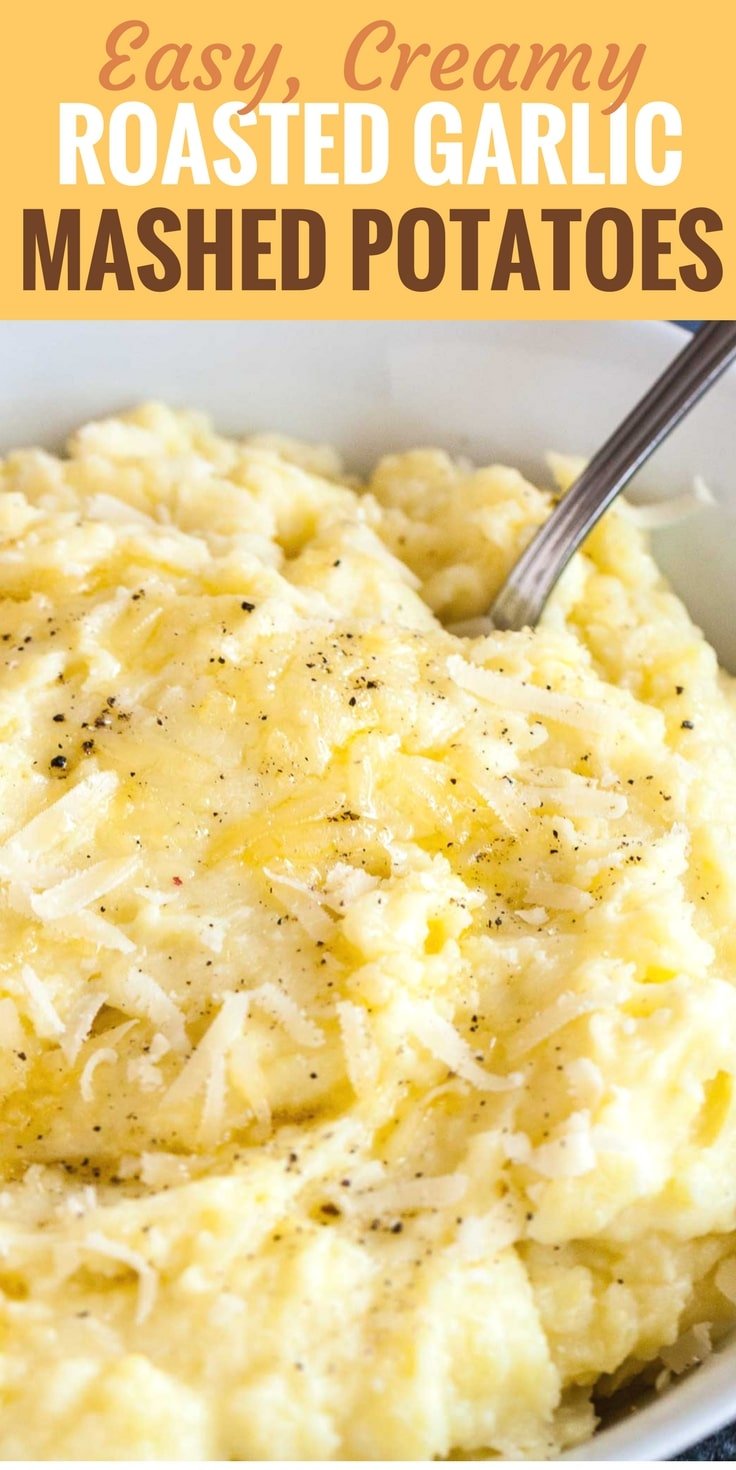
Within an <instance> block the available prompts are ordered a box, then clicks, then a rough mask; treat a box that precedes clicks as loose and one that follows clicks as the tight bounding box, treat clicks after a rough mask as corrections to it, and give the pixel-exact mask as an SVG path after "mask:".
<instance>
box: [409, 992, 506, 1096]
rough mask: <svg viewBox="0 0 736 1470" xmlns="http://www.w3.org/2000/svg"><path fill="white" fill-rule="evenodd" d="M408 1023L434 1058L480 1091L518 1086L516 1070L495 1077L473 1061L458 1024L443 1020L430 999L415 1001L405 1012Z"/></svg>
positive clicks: (504, 1089)
mask: <svg viewBox="0 0 736 1470" xmlns="http://www.w3.org/2000/svg"><path fill="white" fill-rule="evenodd" d="M407 1023H408V1026H409V1029H410V1030H411V1031H412V1033H413V1035H414V1036H416V1038H417V1040H418V1041H420V1042H421V1043H422V1046H425V1047H426V1048H427V1051H429V1052H431V1053H432V1056H434V1057H436V1058H437V1061H439V1062H442V1063H443V1065H444V1066H445V1067H448V1068H449V1069H450V1071H451V1072H456V1073H457V1075H458V1077H462V1079H463V1081H465V1082H469V1083H470V1084H471V1086H472V1087H477V1088H478V1089H479V1090H480V1091H481V1092H508V1091H509V1090H513V1089H514V1088H516V1087H519V1086H520V1085H521V1082H522V1077H521V1075H520V1074H519V1073H513V1072H512V1073H511V1074H510V1075H509V1076H508V1077H496V1076H494V1075H493V1073H491V1072H486V1070H485V1068H484V1067H481V1066H480V1064H479V1063H478V1062H477V1061H476V1060H475V1058H474V1056H473V1054H472V1052H471V1050H470V1047H469V1046H468V1043H467V1041H465V1040H464V1038H463V1037H462V1036H461V1035H460V1032H459V1031H458V1030H457V1027H456V1026H453V1024H452V1022H451V1021H447V1020H445V1018H444V1017H443V1016H441V1015H440V1014H439V1012H438V1011H437V1010H436V1009H435V1007H434V1006H433V1005H432V1004H431V1002H430V1001H419V1000H418V1001H414V1002H413V1003H412V1006H411V1009H410V1010H409V1011H408V1014H407Z"/></svg>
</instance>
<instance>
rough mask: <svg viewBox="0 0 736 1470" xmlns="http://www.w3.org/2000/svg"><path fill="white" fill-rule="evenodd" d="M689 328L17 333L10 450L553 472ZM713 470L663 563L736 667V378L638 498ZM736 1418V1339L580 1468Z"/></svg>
mask: <svg viewBox="0 0 736 1470" xmlns="http://www.w3.org/2000/svg"><path fill="white" fill-rule="evenodd" d="M684 340H685V339H684V335H683V333H682V332H681V331H680V329H678V328H677V327H673V326H669V325H666V324H657V323H648V322H647V323H594V322H568V323H562V324H561V323H551V322H534V323H492V322H473V323H461V322H432V323H422V322H365V323H358V322H321V323H316V324H311V323H289V322H279V323H263V324H259V323H251V322H225V323H210V322H187V323H184V322H176V323H142V322H120V323H114V322H113V323H110V322H94V323H85V322H60V323H50V322H36V323H28V322H18V323H16V322H3V323H0V450H2V451H5V450H7V449H11V448H17V447H19V446H21V445H24V444H25V445H28V444H38V443H42V444H45V445H47V446H49V447H53V448H56V447H58V446H59V445H60V444H61V443H62V442H63V438H64V435H65V434H66V433H67V432H68V430H70V429H72V428H74V427H75V426H76V425H78V424H79V423H81V422H82V421H83V420H84V419H87V418H90V417H92V416H94V415H96V414H104V413H109V412H113V411H115V410H118V409H120V408H124V407H128V406H130V405H132V404H134V403H136V402H138V401H140V400H142V399H144V398H151V397H157V398H160V399H165V400H167V401H168V402H171V403H175V404H182V405H189V406H192V407H197V408H205V409H207V410H208V411H209V412H210V413H211V414H212V415H213V416H214V418H215V420H216V422H217V424H218V426H219V427H220V428H222V429H224V430H226V431H230V432H238V433H246V432H251V431H255V430H266V429H270V430H281V431H283V432H287V433H289V434H293V435H300V436H303V437H305V438H308V439H316V440H322V441H325V440H326V441H330V442H332V443H337V444H338V445H340V446H341V448H342V449H343V451H344V454H345V456H346V459H347V461H348V463H349V464H350V465H351V466H352V467H356V468H358V469H360V468H361V467H363V466H365V465H367V464H368V463H369V462H370V461H371V460H372V459H373V458H374V457H375V456H376V455H378V454H380V453H382V452H383V451H385V450H389V449H392V448H400V447H406V446H409V445H413V444H427V443H433V444H439V445H442V446H444V447H446V448H448V449H449V450H451V451H452V452H461V453H463V454H468V455H471V456H472V457H473V458H475V459H478V460H488V459H489V458H492V459H500V460H504V459H505V460H507V461H510V462H512V463H514V464H519V465H521V467H522V468H523V469H525V470H527V471H529V472H530V473H532V474H538V475H540V474H541V475H542V476H543V477H544V478H547V479H548V478H549V477H548V475H547V472H546V470H545V467H544V454H545V451H546V450H547V449H550V448H553V449H557V450H560V451H563V452H574V453H583V454H586V453H589V452H590V451H592V450H593V449H594V448H595V447H596V445H597V444H598V443H599V442H600V440H601V439H602V438H603V436H604V435H605V434H606V433H607V432H608V431H609V430H610V429H611V428H613V426H614V425H615V423H616V422H617V420H618V419H619V418H620V417H621V415H622V414H623V412H624V411H625V410H626V409H627V408H628V407H630V406H631V404H632V403H633V402H634V401H635V399H636V398H638V396H639V394H640V393H641V392H642V391H643V389H644V388H645V387H646V386H647V385H648V384H649V382H651V380H652V378H653V377H654V376H655V374H656V373H657V372H658V371H659V370H661V368H662V367H663V366H664V364H665V362H666V361H667V360H668V358H669V357H670V356H671V355H672V354H673V353H674V352H675V351H676V350H677V348H678V347H679V346H680V345H682V343H683V342H684ZM697 473H700V474H702V475H703V476H704V477H705V479H706V481H707V483H708V484H709V486H710V488H711V489H712V490H713V492H714V493H715V495H716V496H717V498H718V500H719V502H720V504H719V506H718V508H717V509H713V510H706V511H703V512H701V513H699V514H698V516H697V517H696V518H694V519H693V520H690V521H688V522H686V523H685V524H680V525H679V526H676V527H672V528H670V529H668V530H665V531H661V532H659V533H658V534H657V538H656V544H657V552H658V555H659V559H660V563H661V564H662V565H663V567H664V568H665V570H666V571H667V572H668V574H669V575H670V577H671V578H672V581H673V582H674V585H675V587H676V589H677V591H678V592H679V593H680V594H681V595H682V596H683V597H684V598H685V600H686V602H687V604H688V606H689V608H690V610H691V612H692V613H693V615H694V616H695V617H696V619H697V620H698V622H700V624H701V626H702V627H703V628H704V629H705V631H706V633H707V635H708V637H709V638H710V639H711V641H712V642H713V643H714V644H715V646H716V648H717V650H718V652H719V654H720V657H721V660H722V662H723V663H724V664H725V665H726V666H728V667H730V668H732V669H733V670H734V671H736V545H735V544H734V533H735V531H736V371H732V372H731V373H730V374H729V375H728V376H727V377H726V378H725V379H724V380H723V381H722V382H721V383H720V384H719V385H718V386H717V387H716V388H715V390H714V391H713V392H712V393H711V395H710V396H709V398H708V399H707V400H706V401H705V402H704V403H702V404H701V405H700V406H699V408H698V409H696V410H695V412H694V414H693V415H692V416H691V417H690V419H689V420H687V421H686V422H685V423H684V424H682V425H681V426H680V427H679V429H678V430H677V431H676V432H675V434H673V436H672V437H671V439H670V440H669V441H668V443H667V444H666V445H665V446H664V447H663V448H662V449H661V450H660V451H659V453H658V454H657V456H656V459H654V460H653V461H651V462H650V465H649V466H648V467H647V469H646V470H645V471H644V473H643V474H642V476H641V477H640V480H639V481H638V482H637V486H638V487H640V488H641V492H642V493H643V494H646V496H647V498H648V497H649V496H650V495H651V494H654V493H666V494H671V493H673V492H677V491H681V490H683V489H686V488H688V487H689V486H690V484H691V483H692V479H693V476H694V475H695V474H697ZM735 1417H736V1344H734V1345H733V1346H731V1347H729V1348H727V1349H726V1350H725V1351H724V1352H723V1353H722V1354H719V1355H717V1356H716V1357H714V1358H713V1359H712V1360H711V1361H710V1362H709V1363H707V1364H706V1365H705V1366H704V1367H703V1368H701V1369H699V1370H698V1371H697V1372H696V1373H694V1374H692V1375H691V1376H690V1377H689V1378H688V1379H687V1380H685V1381H683V1382H682V1383H680V1384H679V1385H676V1386H675V1387H674V1388H673V1389H671V1390H670V1391H669V1392H668V1393H667V1394H666V1395H664V1396H663V1397H662V1398H661V1399H660V1400H659V1401H658V1402H657V1403H656V1404H654V1405H652V1406H651V1407H648V1408H644V1409H642V1410H640V1411H639V1412H637V1413H636V1414H635V1415H633V1416H632V1417H630V1418H629V1419H627V1420H626V1421H625V1422H624V1423H622V1424H620V1425H618V1426H617V1427H615V1428H612V1429H609V1430H607V1431H605V1432H604V1433H602V1434H600V1435H598V1436H597V1437H596V1439H595V1440H594V1441H593V1443H592V1444H591V1445H589V1446H585V1447H584V1448H583V1449H582V1450H581V1451H580V1452H579V1453H578V1454H577V1455H576V1456H572V1457H571V1458H577V1459H599V1460H640V1459H665V1458H668V1457H670V1456H673V1455H675V1454H677V1453H679V1452H681V1451H682V1450H684V1449H686V1448H687V1447H688V1446H690V1445H692V1444H693V1443H694V1442H695V1441H696V1440H698V1439H699V1438H701V1437H703V1436H704V1435H706V1434H708V1433H710V1432H711V1431H713V1430H715V1429H717V1428H720V1427H721V1426H722V1425H723V1424H724V1423H726V1422H728V1421H729V1420H730V1419H733V1418H735Z"/></svg>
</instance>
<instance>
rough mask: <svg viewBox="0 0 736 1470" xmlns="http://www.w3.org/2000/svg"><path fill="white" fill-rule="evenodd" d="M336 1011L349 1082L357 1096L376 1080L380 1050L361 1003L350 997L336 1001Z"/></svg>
mask: <svg viewBox="0 0 736 1470" xmlns="http://www.w3.org/2000/svg"><path fill="white" fill-rule="evenodd" d="M337 1015H338V1020H339V1022H340V1035H341V1036H342V1044H343V1047H344V1048H345V1064H346V1067H347V1073H348V1077H349V1079H350V1085H351V1087H352V1088H353V1091H354V1092H355V1094H356V1096H357V1097H362V1096H364V1095H365V1093H366V1092H367V1090H368V1088H370V1087H373V1086H374V1084H375V1082H376V1081H377V1078H378V1073H379V1070H380V1065H381V1054H380V1052H379V1050H378V1047H377V1046H376V1044H375V1042H374V1041H373V1038H372V1037H371V1034H370V1030H369V1026H368V1017H367V1016H366V1013H365V1010H364V1008H363V1007H362V1006H358V1005H354V1003H353V1002H352V1001H350V1000H341V1001H338V1003H337Z"/></svg>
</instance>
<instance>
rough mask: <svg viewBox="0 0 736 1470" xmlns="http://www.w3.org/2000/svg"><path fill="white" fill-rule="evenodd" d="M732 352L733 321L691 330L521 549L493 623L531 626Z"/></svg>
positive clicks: (735, 350)
mask: <svg viewBox="0 0 736 1470" xmlns="http://www.w3.org/2000/svg"><path fill="white" fill-rule="evenodd" d="M734 357H736V322H708V323H707V325H706V326H704V327H701V328H700V329H699V331H697V332H696V333H695V335H694V337H692V338H691V340H690V342H689V343H688V344H687V346H686V347H684V348H683V349H682V351H681V352H679V353H678V354H677V357H675V358H674V359H673V361H672V362H671V363H670V364H669V366H668V367H667V368H665V371H664V372H663V373H662V375H661V377H659V378H657V381H656V382H655V383H654V384H653V386H652V387H651V388H650V389H649V391H648V392H647V393H645V395H644V397H643V398H642V399H640V401H639V402H638V403H637V405H636V407H635V408H633V409H632V410H631V413H629V414H628V415H627V417H626V418H625V419H624V420H623V422H622V423H621V424H619V426H618V428H617V429H614V432H613V433H612V434H611V436H610V438H609V439H607V440H606V442H605V444H603V445H602V446H601V448H600V449H599V450H598V451H597V453H596V454H594V455H593V458H592V459H591V460H590V462H589V464H588V465H587V466H586V468H585V469H584V470H583V472H582V474H581V475H579V476H578V479H577V480H576V481H575V483H574V485H573V486H572V487H571V489H570V490H569V491H568V492H567V494H566V495H565V496H564V498H563V499H562V500H561V501H560V502H559V504H558V505H556V506H555V508H554V510H553V511H552V514H551V515H550V517H549V519H548V520H547V521H545V524H544V525H543V526H541V527H540V529H539V530H538V531H537V533H536V535H535V536H534V538H533V539H532V541H531V542H530V543H529V545H528V546H527V548H526V551H524V552H522V555H521V556H520V557H519V560H518V561H517V563H516V566H515V567H514V568H513V570H512V572H511V574H510V576H509V577H508V579H507V581H506V582H505V583H504V585H503V587H502V588H501V591H500V593H499V595H498V597H497V598H496V601H495V602H494V604H493V607H492V608H491V611H490V618H491V621H492V623H493V626H494V627H495V628H507V629H512V630H517V631H518V630H519V629H520V628H527V627H532V628H533V627H534V625H535V624H536V623H537V622H538V620H539V617H540V614H541V612H542V609H543V607H544V604H545V603H546V601H547V598H548V597H549V594H550V592H551V591H552V588H553V587H554V585H555V583H556V581H557V579H558V577H559V576H560V573H561V572H563V571H564V569H565V567H566V566H567V563H568V561H569V560H570V557H571V556H572V555H573V552H575V551H577V549H578V547H579V546H580V543H581V542H582V541H584V539H585V537H586V536H587V535H588V532H589V531H591V530H592V529H593V526H594V525H595V524H596V522H597V521H598V520H599V519H600V517H601V516H602V515H603V512H604V511H605V510H607V509H608V507H609V505H610V504H611V502H612V501H613V500H615V498H616V496H617V495H618V494H619V492H620V491H621V490H623V488H624V486H625V485H627V484H628V482H629V480H630V479H631V478H632V476H633V475H635V474H636V472H637V470H638V469H639V468H640V466H641V465H643V464H644V462H645V461H646V460H647V459H648V458H649V456H650V454H652V453H653V451H654V450H655V449H656V448H657V447H658V445H659V444H661V443H662V441H663V440H664V439H666V437H667V435H668V434H669V433H670V431H671V430H672V429H674V427H675V425H676V424H678V423H679V422H680V419H682V418H684V417H685V415H686V414H687V413H689V411H690V409H691V408H692V407H693V406H694V405H695V404H696V403H697V402H698V400H699V399H700V398H701V397H702V395H703V394H704V393H705V392H706V391H707V389H708V388H710V386H711V384H712V383H714V382H715V381H716V379H717V378H718V377H720V374H721V373H722V372H723V371H724V369H725V368H726V367H728V364H729V363H730V362H731V361H732V359H733V358H734Z"/></svg>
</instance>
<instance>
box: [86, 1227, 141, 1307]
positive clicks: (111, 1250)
mask: <svg viewBox="0 0 736 1470" xmlns="http://www.w3.org/2000/svg"><path fill="white" fill-rule="evenodd" d="M84 1247H85V1249H86V1250H88V1251H93V1252H94V1253H95V1254H96V1255H99V1256H104V1257H105V1258H106V1259H107V1260H109V1261H116V1262H119V1264H120V1265H122V1266H128V1267H129V1268H130V1270H131V1271H135V1273H136V1275H137V1277H138V1304H137V1306H136V1311H135V1322H136V1326H138V1327H140V1326H141V1325H142V1323H143V1322H145V1321H146V1319H147V1318H148V1317H150V1315H151V1312H152V1311H153V1307H154V1303H155V1301H156V1293H157V1290H158V1272H156V1271H154V1269H153V1266H152V1265H151V1264H150V1262H149V1261H147V1260H146V1258H145V1256H142V1255H141V1253H140V1251H135V1250H132V1249H131V1248H130V1246H126V1245H124V1244H123V1242H122V1241H120V1240H109V1239H108V1237H107V1236H106V1235H103V1234H102V1232H101V1231H99V1230H92V1231H90V1233H89V1234H88V1235H86V1236H85V1237H84Z"/></svg>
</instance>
